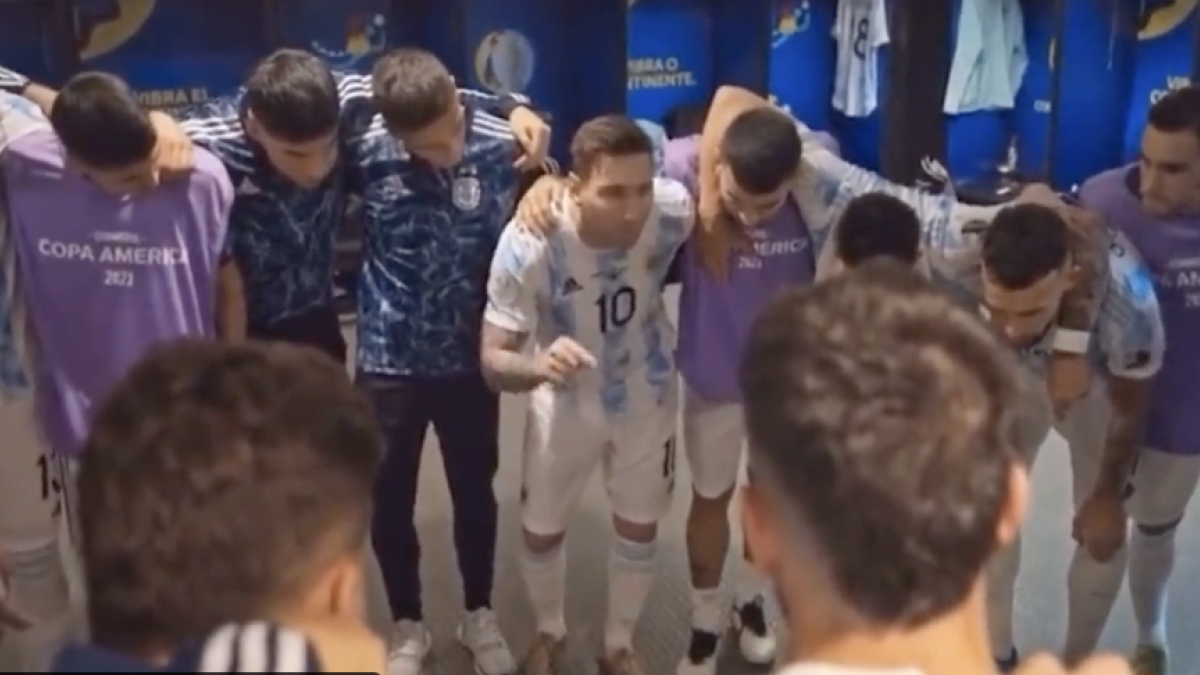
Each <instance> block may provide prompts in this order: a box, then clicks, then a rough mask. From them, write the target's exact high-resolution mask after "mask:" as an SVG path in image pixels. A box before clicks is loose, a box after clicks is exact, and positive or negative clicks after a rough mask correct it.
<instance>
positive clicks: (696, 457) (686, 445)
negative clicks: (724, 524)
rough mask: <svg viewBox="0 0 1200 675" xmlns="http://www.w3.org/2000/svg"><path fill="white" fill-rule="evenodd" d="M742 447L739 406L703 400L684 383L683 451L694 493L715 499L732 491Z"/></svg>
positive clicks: (743, 431)
mask: <svg viewBox="0 0 1200 675" xmlns="http://www.w3.org/2000/svg"><path fill="white" fill-rule="evenodd" d="M745 446H746V424H745V421H744V420H743V419H742V405H741V404H740V403H715V402H710V401H706V400H704V399H703V398H700V396H699V395H698V394H696V392H694V391H692V389H691V388H690V387H688V386H686V384H685V385H684V395H683V450H684V452H685V453H686V454H687V461H688V470H689V471H691V472H692V489H693V490H695V491H696V494H698V495H700V496H701V497H703V498H704V499H716V498H717V497H720V496H721V495H724V494H726V493H728V492H729V491H730V490H732V489H733V488H734V486H735V485H737V479H738V471H739V469H740V468H741V464H742V453H743V449H744V448H745Z"/></svg>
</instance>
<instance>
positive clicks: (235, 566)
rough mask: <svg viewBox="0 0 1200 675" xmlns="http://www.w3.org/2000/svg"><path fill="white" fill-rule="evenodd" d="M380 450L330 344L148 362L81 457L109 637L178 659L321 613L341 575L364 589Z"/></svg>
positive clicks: (87, 543) (91, 590)
mask: <svg viewBox="0 0 1200 675" xmlns="http://www.w3.org/2000/svg"><path fill="white" fill-rule="evenodd" d="M380 444H381V441H380V435H379V432H378V429H377V427H376V424H375V421H374V419H373V417H372V413H371V410H370V407H369V405H368V404H367V402H366V401H365V400H364V399H363V397H362V395H361V394H360V393H359V392H358V391H356V390H355V388H354V386H353V384H352V383H351V382H350V380H349V378H347V377H346V374H345V372H344V371H343V370H342V368H341V367H340V365H339V364H336V363H334V362H333V361H332V360H331V359H329V358H328V357H327V356H324V355H322V354H320V353H318V352H317V351H315V350H312V349H309V348H303V347H294V346H288V345H283V344H257V343H243V344H240V345H226V344H220V343H216V342H210V341H199V340H187V341H181V342H178V343H174V344H170V345H166V346H163V347H161V348H158V349H157V350H155V351H154V352H152V353H151V354H149V355H148V356H147V357H146V358H145V359H144V360H143V361H142V362H141V363H140V364H138V365H137V366H135V367H134V368H133V369H132V371H130V373H129V374H128V375H127V376H126V378H125V379H124V380H123V381H122V382H121V383H120V384H119V385H118V386H117V387H116V388H115V389H114V390H113V392H112V393H111V395H110V396H109V398H108V399H107V400H106V401H105V402H104V403H103V405H101V406H100V408H99V409H98V411H97V412H96V415H95V417H94V419H93V425H92V431H91V435H90V437H89V439H88V442H87V444H86V447H85V449H84V452H83V455H82V458H81V466H80V472H79V513H80V524H81V530H82V540H83V544H82V548H83V558H84V559H85V560H86V564H85V579H86V582H87V587H88V596H89V597H88V614H89V620H90V621H89V622H90V625H91V627H92V638H93V640H94V642H95V643H96V644H97V645H98V646H101V647H104V648H107V649H114V650H118V651H123V652H127V653H134V654H139V653H145V652H150V651H155V650H169V649H171V648H173V647H174V645H175V644H176V643H178V642H179V641H181V640H185V639H190V638H193V637H195V636H198V635H203V634H205V633H206V632H208V631H211V630H214V629H216V628H217V627H218V626H219V625H221V624H222V623H224V622H227V621H248V620H259V619H270V618H275V617H276V616H277V614H278V613H286V612H287V611H291V610H295V609H296V608H297V607H306V608H309V609H311V607H308V605H307V604H306V603H309V602H311V601H313V596H314V595H316V592H315V591H314V588H315V587H317V586H321V584H324V583H327V582H329V580H330V578H331V575H335V576H337V578H338V579H339V580H341V581H345V584H338V585H339V586H342V587H341V588H340V589H338V590H339V592H342V591H344V592H346V593H350V592H351V591H350V587H351V586H355V585H356V584H357V581H356V580H357V578H358V577H357V570H358V565H359V562H360V561H361V555H362V546H363V543H364V541H365V536H366V529H367V522H368V518H369V512H370V508H371V501H370V494H371V489H372V484H373V479H374V476H375V471H376V466H377V464H378V462H379V459H380ZM342 572H344V573H345V574H344V575H343V574H341V573H342ZM347 580H349V581H347ZM352 582H353V583H352ZM322 588H323V587H322ZM341 599H342V600H346V598H341ZM347 602H351V600H347ZM323 608H324V607H323ZM330 609H331V611H335V612H336V611H341V610H338V608H330ZM343 609H344V610H346V611H349V610H348V608H344V607H343Z"/></svg>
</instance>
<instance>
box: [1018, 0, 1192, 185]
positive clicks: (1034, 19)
mask: <svg viewBox="0 0 1200 675" xmlns="http://www.w3.org/2000/svg"><path fill="white" fill-rule="evenodd" d="M1057 2H1061V3H1064V5H1063V7H1062V11H1063V12H1064V20H1063V21H1062V25H1063V31H1062V33H1063V34H1061V35H1056V32H1057V31H1056V28H1057V24H1058V21H1056V15H1055V13H1056V11H1057V9H1058V8H1057V7H1056V5H1057ZM1057 2H1056V3H1051V2H1044V1H1038V0H1030V1H1029V2H1026V3H1024V11H1025V42H1026V46H1027V49H1028V51H1029V69H1028V70H1027V71H1026V73H1025V81H1024V83H1023V84H1022V86H1021V91H1020V92H1019V93H1018V96H1017V108H1016V110H1015V111H1014V115H1013V123H1014V131H1015V135H1016V139H1015V142H1016V151H1017V161H1018V165H1017V166H1018V169H1019V171H1020V173H1021V175H1023V176H1027V177H1037V178H1047V179H1049V180H1050V182H1051V183H1053V184H1054V185H1055V186H1056V187H1058V188H1060V189H1067V188H1070V187H1071V186H1073V185H1076V184H1078V183H1080V182H1082V181H1083V180H1085V179H1087V178H1088V177H1089V176H1091V175H1093V174H1095V173H1097V172H1099V171H1103V170H1104V169H1108V168H1111V167H1113V166H1116V165H1117V164H1118V163H1119V162H1120V161H1121V154H1122V146H1123V145H1124V135H1125V126H1126V119H1127V115H1126V111H1127V110H1128V106H1129V96H1130V84H1131V78H1132V75H1133V52H1134V47H1135V43H1136V33H1135V31H1134V23H1135V17H1134V12H1135V10H1136V9H1137V4H1138V3H1136V2H1129V1H1128V0H1057ZM1059 50H1061V51H1062V54H1061V55H1060V56H1059V58H1058V59H1057V61H1058V64H1059V68H1061V71H1060V72H1059V74H1058V77H1059V78H1060V86H1059V91H1058V96H1057V100H1053V99H1054V91H1053V86H1052V82H1053V77H1054V75H1053V68H1054V64H1055V60H1056V59H1055V55H1056V53H1057V52H1058V51H1059ZM1185 67H1186V66H1185ZM1052 118H1053V123H1052ZM1051 136H1053V138H1051Z"/></svg>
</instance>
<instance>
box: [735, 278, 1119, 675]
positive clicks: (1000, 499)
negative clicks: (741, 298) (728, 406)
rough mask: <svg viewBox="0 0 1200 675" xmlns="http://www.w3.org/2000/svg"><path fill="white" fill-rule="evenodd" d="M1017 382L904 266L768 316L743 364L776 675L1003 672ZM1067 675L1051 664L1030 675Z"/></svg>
mask: <svg viewBox="0 0 1200 675" xmlns="http://www.w3.org/2000/svg"><path fill="white" fill-rule="evenodd" d="M1018 370H1019V366H1018V364H1017V362H1016V360H1015V359H1014V358H1013V355H1012V352H1011V351H1010V350H1007V349H1005V348H1004V347H1003V346H1002V345H1001V344H1000V342H999V341H998V340H997V339H996V336H995V333H994V332H992V331H989V330H987V328H986V326H984V325H983V323H982V322H981V321H979V318H978V316H977V315H975V314H974V313H973V312H968V311H965V310H964V309H963V308H962V307H960V306H958V305H957V304H956V303H955V302H953V301H952V300H951V299H949V298H948V297H947V296H946V294H944V293H942V292H941V291H940V289H938V288H936V287H935V286H934V285H933V284H931V283H930V282H929V281H927V280H925V279H923V278H922V277H921V276H920V275H919V274H916V273H914V272H913V271H912V270H911V268H909V267H908V266H907V265H904V264H901V263H898V262H895V261H887V260H875V261H868V262H867V263H866V264H864V265H863V266H862V267H861V268H860V269H857V270H855V271H852V272H849V273H847V274H844V275H840V276H838V277H837V278H835V279H832V280H829V281H826V282H824V283H821V284H818V285H815V286H812V287H810V288H806V289H803V290H801V291H793V292H790V293H787V294H786V295H784V296H782V297H781V298H779V299H778V300H776V301H775V302H774V303H773V304H772V305H771V306H770V307H769V308H768V309H766V310H765V311H764V312H763V313H762V314H761V315H760V317H759V319H758V321H757V322H756V324H755V326H754V328H753V330H752V333H751V335H750V338H749V340H748V349H747V351H746V354H745V355H744V357H743V360H742V366H741V379H742V383H743V389H744V390H745V392H746V401H745V410H746V426H747V432H748V434H749V436H750V438H751V439H752V440H751V442H750V444H749V451H748V453H749V458H748V474H749V480H748V482H747V485H746V487H745V488H744V490H743V493H742V524H743V529H744V530H745V532H746V538H747V540H748V543H749V545H750V547H751V548H752V549H753V551H754V560H755V562H756V564H758V565H759V566H760V567H761V568H762V570H763V571H764V573H766V574H769V575H770V577H771V579H772V580H773V581H774V585H775V587H776V589H778V593H779V596H780V599H781V602H782V604H783V606H784V611H785V613H786V614H787V615H788V616H789V617H790V620H789V621H788V626H789V628H790V639H789V640H788V641H787V644H788V647H789V649H788V653H787V654H786V655H785V656H784V657H783V663H782V664H781V667H780V670H779V671H778V672H780V673H783V674H786V675H819V674H822V673H830V672H835V671H836V672H880V673H902V672H909V673H920V674H922V675H960V674H961V673H967V672H980V673H986V672H993V667H994V666H993V664H992V663H991V660H990V658H989V650H988V636H987V632H986V629H985V627H984V623H985V621H986V610H985V608H984V604H985V596H986V592H985V590H984V578H983V577H984V567H985V565H986V564H987V562H988V560H989V558H990V557H991V556H992V555H993V554H994V553H995V552H996V551H997V550H998V549H999V548H1001V547H1003V546H1004V545H1006V544H1007V543H1008V542H1010V541H1012V540H1013V538H1014V537H1015V536H1016V533H1017V530H1018V528H1019V527H1020V523H1021V520H1022V518H1023V516H1024V513H1025V509H1026V504H1027V501H1028V492H1029V479H1028V475H1027V472H1026V468H1025V466H1024V464H1023V463H1021V462H1019V461H1016V458H1015V456H1014V455H1013V453H1012V450H1011V445H1010V437H1009V428H1010V417H1009V412H1010V410H1011V409H1012V408H1013V407H1014V406H1019V405H1020V404H1021V401H1022V396H1023V393H1022V391H1021V388H1020V383H1019V382H1018V378H1017V377H1016V375H1015V373H1016V372H1017V371H1018ZM1062 672H1063V669H1062V667H1061V665H1059V664H1058V663H1056V662H1055V661H1054V660H1053V659H1049V658H1044V657H1043V658H1035V659H1032V660H1031V661H1030V662H1028V663H1026V664H1022V667H1021V669H1020V670H1019V671H1018V673H1020V675H1032V674H1033V673H1047V674H1049V673H1062ZM1076 672H1078V673H1080V674H1081V675H1082V674H1083V673H1112V674H1113V675H1119V674H1122V673H1126V674H1127V673H1128V667H1127V666H1125V665H1124V664H1122V663H1121V662H1120V661H1119V660H1116V659H1094V660H1090V661H1089V662H1087V663H1085V664H1083V665H1081V666H1080V668H1079V669H1078V670H1077V671H1076Z"/></svg>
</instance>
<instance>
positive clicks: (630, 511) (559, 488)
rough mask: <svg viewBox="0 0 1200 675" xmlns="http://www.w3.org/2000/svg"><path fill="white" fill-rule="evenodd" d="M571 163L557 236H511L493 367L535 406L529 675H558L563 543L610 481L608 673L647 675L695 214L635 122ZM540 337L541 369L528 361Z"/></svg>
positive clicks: (607, 123) (526, 537)
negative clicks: (660, 174)
mask: <svg viewBox="0 0 1200 675" xmlns="http://www.w3.org/2000/svg"><path fill="white" fill-rule="evenodd" d="M571 155H572V162H573V171H574V174H573V175H572V177H571V190H570V191H569V192H568V194H567V195H565V196H564V198H563V199H562V200H560V201H559V202H558V203H557V204H556V205H555V208H554V213H555V220H556V222H555V227H553V228H551V229H550V230H549V231H546V232H545V233H544V234H539V233H536V232H534V231H532V230H530V229H528V228H526V227H524V226H521V224H520V223H516V225H518V227H512V226H510V227H508V228H507V229H506V230H505V231H504V234H503V235H502V236H501V239H500V244H499V247H498V248H497V250H496V254H495V257H494V258H493V261H492V270H491V277H490V279H489V282H488V303H487V309H486V311H485V314H484V326H483V335H482V354H481V357H482V363H483V371H484V375H485V377H486V378H487V379H488V381H489V382H490V383H491V384H492V386H493V387H495V388H496V389H499V390H501V391H506V392H525V391H529V392H532V394H531V399H532V400H531V403H530V408H529V413H528V415H529V417H528V421H527V427H526V441H525V449H524V467H523V494H522V497H523V499H522V516H521V518H522V527H523V530H524V531H523V541H524V546H523V550H522V553H521V571H522V574H523V576H524V577H525V581H526V583H527V584H528V591H529V596H530V602H531V604H532V606H533V609H534V615H535V617H536V620H537V632H538V638H537V639H536V640H535V642H534V645H533V647H532V648H531V650H530V652H529V654H528V656H527V657H526V661H525V666H524V668H525V672H526V673H528V674H529V675H548V674H549V673H551V672H553V669H554V664H555V660H556V657H557V655H558V652H559V648H560V646H561V645H562V643H563V639H564V637H565V635H566V625H565V622H564V619H563V601H564V595H565V592H566V588H565V586H566V578H565V577H566V560H565V557H564V551H563V537H564V534H565V532H566V528H567V524H568V523H569V522H570V518H571V515H572V513H573V512H574V509H575V506H576V504H577V503H578V501H579V498H580V495H581V493H582V491H583V489H584V487H585V486H586V484H587V482H588V479H589V477H590V476H591V474H592V472H593V471H594V470H595V468H596V467H597V466H600V467H602V469H603V471H604V474H605V479H606V481H607V485H608V494H609V496H610V499H611V500H612V512H613V527H614V529H615V530H616V537H615V538H614V541H613V547H612V553H611V557H610V562H609V582H608V621H607V625H606V627H605V640H604V643H605V645H604V647H605V648H604V654H603V656H602V657H601V659H600V666H601V672H602V673H606V674H610V675H635V674H638V673H641V672H642V670H641V667H640V665H639V664H638V662H637V660H636V659H635V658H634V656H633V652H632V634H633V628H634V625H635V624H636V622H637V619H638V616H639V615H640V614H641V610H642V607H643V605H644V604H645V601H646V597H647V595H648V594H649V592H650V587H651V584H652V582H653V576H654V558H655V541H656V537H657V523H658V521H659V519H660V518H661V517H662V516H663V515H664V514H665V513H666V511H667V509H668V507H669V505H670V502H671V493H672V489H673V487H674V479H675V475H674V474H675V466H674V465H675V444H674V433H675V421H676V414H677V404H678V401H677V395H678V394H677V386H678V385H677V377H676V371H675V364H674V356H673V353H672V352H673V349H674V345H675V334H674V329H673V327H672V325H671V323H670V320H669V319H668V317H667V314H666V310H665V307H664V304H663V299H662V285H663V282H664V280H665V278H666V275H667V270H668V267H669V266H670V263H671V260H672V258H674V256H675V253H676V252H677V251H678V249H679V247H680V246H682V245H683V243H684V241H686V240H687V238H688V237H689V236H690V235H691V232H692V227H693V222H694V208H695V207H694V204H693V202H692V199H691V197H690V196H689V194H688V192H687V190H686V188H684V187H683V186H682V185H680V184H678V183H675V182H673V181H669V180H665V179H661V178H655V177H654V162H653V146H652V143H651V140H650V138H649V137H648V136H647V135H646V133H645V132H644V131H643V130H642V129H641V128H640V127H639V126H638V125H637V123H636V122H634V121H633V120H631V119H629V118H627V117H622V116H605V117H600V118H597V119H594V120H592V121H590V122H588V123H586V124H584V125H583V126H582V127H580V129H579V131H578V132H577V133H576V134H575V137H574V139H573V140H572V144H571ZM530 336H533V339H534V343H535V349H534V354H533V355H532V356H528V355H525V354H523V353H522V350H523V348H524V346H525V344H526V342H527V341H528V340H529V338H530Z"/></svg>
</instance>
